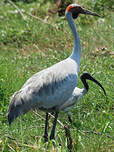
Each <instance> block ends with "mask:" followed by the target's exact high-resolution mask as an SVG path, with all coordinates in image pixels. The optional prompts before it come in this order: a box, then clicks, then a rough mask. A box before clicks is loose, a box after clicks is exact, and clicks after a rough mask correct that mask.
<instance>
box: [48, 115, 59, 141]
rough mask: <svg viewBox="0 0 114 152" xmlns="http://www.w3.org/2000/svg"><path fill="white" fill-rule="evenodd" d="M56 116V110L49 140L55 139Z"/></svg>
mask: <svg viewBox="0 0 114 152" xmlns="http://www.w3.org/2000/svg"><path fill="white" fill-rule="evenodd" d="M57 118H58V112H56V113H55V119H54V121H53V128H52V130H51V134H50V140H51V139H55V128H56V122H57Z"/></svg>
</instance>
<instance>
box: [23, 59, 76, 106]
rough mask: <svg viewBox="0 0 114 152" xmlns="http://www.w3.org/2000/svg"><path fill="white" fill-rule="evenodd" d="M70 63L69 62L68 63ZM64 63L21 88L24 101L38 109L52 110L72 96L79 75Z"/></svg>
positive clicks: (37, 74) (36, 75) (33, 78)
mask: <svg viewBox="0 0 114 152" xmlns="http://www.w3.org/2000/svg"><path fill="white" fill-rule="evenodd" d="M67 63H68V62H67ZM68 69H69V67H68V64H66V63H64V62H62V63H59V65H57V66H52V67H51V68H48V69H45V70H43V71H40V72H38V73H36V74H35V75H33V76H32V77H31V78H30V79H28V80H27V82H26V83H25V84H24V86H23V87H22V88H21V90H22V92H23V95H22V96H23V97H22V98H23V100H24V101H27V102H31V104H32V103H34V104H36V105H37V106H38V107H41V106H42V107H43V108H51V107H54V106H60V105H61V104H63V103H64V102H65V101H66V100H67V99H68V98H69V96H71V94H72V92H73V90H74V88H75V86H76V83H77V75H76V73H75V72H71V71H73V70H72V67H71V69H70V70H68Z"/></svg>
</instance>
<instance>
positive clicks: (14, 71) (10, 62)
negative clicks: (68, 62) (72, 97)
mask: <svg viewBox="0 0 114 152" xmlns="http://www.w3.org/2000/svg"><path fill="white" fill-rule="evenodd" d="M16 5H17V6H18V7H19V8H20V9H24V10H25V11H26V12H29V13H32V14H35V15H36V16H38V17H41V18H42V19H46V18H47V21H48V22H49V23H50V24H45V23H42V22H40V21H39V20H37V19H34V18H32V17H30V16H28V15H25V16H26V19H25V20H23V18H22V16H21V15H20V13H17V11H16V9H15V8H14V7H13V6H12V5H9V4H8V3H6V4H4V2H0V12H1V14H0V21H1V22H0V35H1V36H0V151H2V152H7V151H9V152H10V151H11V152H12V151H17V152H20V151H21V152H24V151H28V152H29V151H34V152H35V151H36V152H37V151H40V152H44V151H47V152H52V151H61V152H67V151H68V149H67V145H68V143H67V140H66V137H65V131H64V130H63V128H62V127H61V126H60V125H59V124H57V128H56V140H55V141H54V144H53V142H52V141H49V142H48V143H46V144H44V142H43V137H42V135H43V131H44V120H42V119H41V118H40V117H38V116H36V115H35V114H34V113H33V112H29V113H27V114H26V115H23V116H21V117H19V118H17V119H16V120H15V121H14V122H13V123H12V125H11V126H10V127H9V125H8V121H7V118H6V113H7V108H8V104H9V101H10V96H11V95H12V94H13V93H14V92H15V91H17V90H19V89H20V87H21V86H22V85H23V84H24V82H25V81H26V80H27V79H28V78H29V77H30V76H32V75H33V74H34V73H36V72H38V71H40V70H42V69H44V68H47V67H49V66H51V65H53V64H55V63H57V62H59V61H61V60H63V59H65V58H67V57H68V56H69V55H70V54H71V52H72V48H73V40H72V34H71V31H70V30H69V26H68V24H67V22H66V20H64V19H62V18H59V17H58V16H55V17H54V18H52V17H47V15H46V11H47V9H48V7H47V6H48V5H47V4H45V5H42V6H41V8H40V7H39V5H38V3H37V2H34V3H28V4H26V3H25V4H23V3H22V2H20V3H16ZM106 13H107V14H106V17H105V18H104V19H97V18H93V17H90V16H88V17H85V16H80V17H79V18H78V19H77V20H76V21H75V22H76V25H77V30H78V31H79V35H80V38H81V44H82V57H81V65H80V72H79V75H80V74H81V73H82V72H83V71H88V72H89V73H91V74H93V75H94V77H95V78H96V79H97V80H99V81H100V82H101V83H102V85H103V86H104V88H105V90H106V92H107V97H105V96H104V95H103V92H102V91H101V90H100V89H99V87H98V86H96V85H95V84H93V83H92V82H89V84H90V90H89V93H88V94H87V95H86V96H85V97H84V98H83V99H82V100H81V101H80V102H79V104H78V105H76V106H75V107H74V109H73V110H72V119H73V123H72V125H70V124H69V125H70V132H71V136H72V138H73V140H74V143H73V146H74V150H73V151H76V150H77V151H79V152H82V151H85V152H98V151H100V152H111V151H113V144H114V143H113V141H114V136H113V132H114V125H113V123H114V121H113V108H114V103H113V99H114V95H113V91H114V85H113V79H114V77H113V75H114V72H113V68H114V65H113V52H112V51H113V49H114V46H113V32H112V29H113V26H112V25H113V23H112V21H113V16H112V13H113V12H111V11H109V10H107V12H106ZM85 18H86V19H85ZM109 18H110V20H109ZM52 25H53V26H54V27H56V28H54V27H53V26H52ZM78 86H79V87H80V88H82V87H83V85H82V83H81V81H80V79H79V83H78ZM38 113H40V115H41V116H42V117H43V118H44V117H45V113H43V112H40V111H38ZM63 117H64V118H63ZM59 120H60V121H61V122H62V123H63V124H68V122H67V116H66V114H65V113H63V112H61V113H60V115H59ZM51 126H52V119H51V120H50V128H49V132H50V129H51Z"/></svg>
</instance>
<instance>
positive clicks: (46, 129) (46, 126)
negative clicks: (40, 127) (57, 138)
mask: <svg viewBox="0 0 114 152" xmlns="http://www.w3.org/2000/svg"><path fill="white" fill-rule="evenodd" d="M44 140H45V142H47V141H48V112H46V121H45V132H44Z"/></svg>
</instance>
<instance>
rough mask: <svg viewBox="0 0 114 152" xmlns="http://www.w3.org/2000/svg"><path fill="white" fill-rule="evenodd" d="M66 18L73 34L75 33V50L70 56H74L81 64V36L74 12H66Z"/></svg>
mask: <svg viewBox="0 0 114 152" xmlns="http://www.w3.org/2000/svg"><path fill="white" fill-rule="evenodd" d="M66 19H67V21H68V23H69V25H70V28H71V30H72V34H73V39H74V50H73V52H72V54H71V56H70V58H72V59H73V60H75V61H76V63H77V64H78V65H80V57H81V45H80V38H79V35H78V32H77V31H76V26H75V24H74V21H73V18H72V14H71V13H70V12H68V13H67V14H66Z"/></svg>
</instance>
